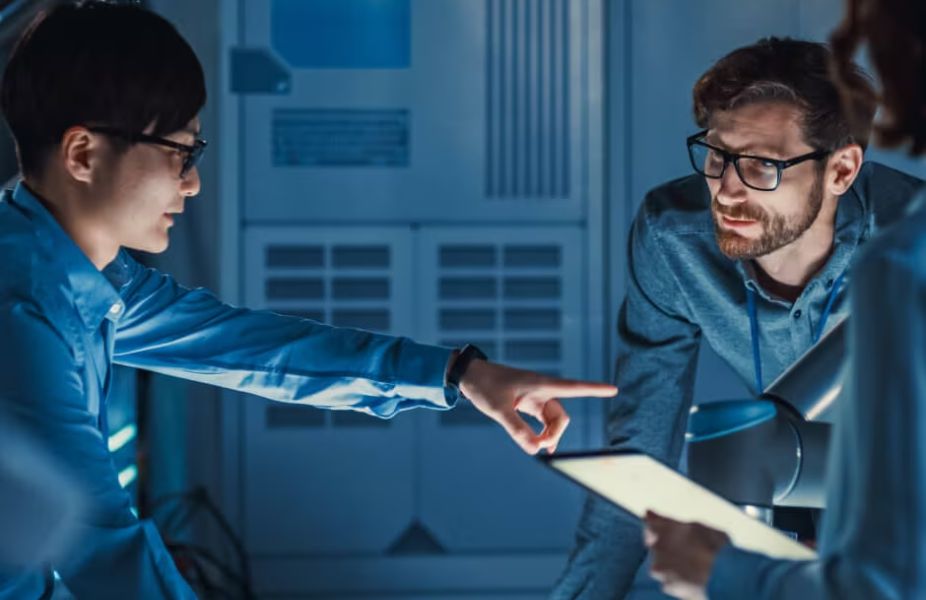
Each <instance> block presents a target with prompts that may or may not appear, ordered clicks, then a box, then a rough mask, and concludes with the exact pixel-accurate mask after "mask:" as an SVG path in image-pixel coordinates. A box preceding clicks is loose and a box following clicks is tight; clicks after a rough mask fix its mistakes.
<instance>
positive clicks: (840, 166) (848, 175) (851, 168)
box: [824, 144, 864, 196]
mask: <svg viewBox="0 0 926 600" xmlns="http://www.w3.org/2000/svg"><path fill="white" fill-rule="evenodd" d="M863 161H864V155H863V152H862V147H861V146H859V145H858V144H849V145H847V146H843V147H842V148H839V149H837V150H836V151H834V152H833V153H832V154H831V155H830V158H829V160H827V164H826V176H825V178H824V181H825V183H826V188H827V191H829V192H830V193H831V194H833V195H834V196H842V195H843V194H845V193H846V192H847V191H849V188H850V187H851V186H852V183H853V182H854V181H855V178H856V177H857V176H858V172H859V169H861V168H862V162H863Z"/></svg>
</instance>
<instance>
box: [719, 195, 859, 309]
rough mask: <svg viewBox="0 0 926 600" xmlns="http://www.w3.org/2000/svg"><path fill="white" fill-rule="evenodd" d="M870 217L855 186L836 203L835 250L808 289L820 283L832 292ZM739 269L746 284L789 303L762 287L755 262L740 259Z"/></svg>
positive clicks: (759, 291)
mask: <svg viewBox="0 0 926 600" xmlns="http://www.w3.org/2000/svg"><path fill="white" fill-rule="evenodd" d="M869 217H870V215H869V214H868V211H866V210H865V207H864V205H863V204H862V200H861V198H859V196H858V193H857V192H856V191H855V188H854V187H853V188H851V189H850V190H849V192H848V193H846V194H844V195H843V196H842V197H841V198H840V199H839V204H838V205H837V206H836V223H835V231H834V233H833V253H832V254H831V255H830V257H829V260H827V261H826V264H825V265H824V266H823V269H821V270H820V272H819V273H818V274H817V275H816V276H814V278H813V279H811V280H810V282H809V283H808V284H807V287H806V288H805V291H806V290H808V289H810V288H811V287H813V286H814V285H815V284H817V283H819V284H820V285H821V288H823V290H824V291H828V290H829V289H830V288H831V287H832V286H833V284H834V282H835V281H836V280H837V279H838V278H839V276H840V275H842V274H843V273H845V272H846V271H847V270H848V269H849V266H850V265H851V264H852V256H853V255H854V254H855V251H856V249H857V248H858V246H859V243H860V242H861V241H862V238H863V237H864V235H865V232H866V231H867V225H868V221H869V220H870V219H869ZM736 269H737V270H738V271H739V273H740V275H741V276H742V278H743V283H744V284H745V285H746V287H748V288H751V289H753V290H754V291H756V292H757V293H758V294H759V295H761V296H762V297H763V298H765V299H766V300H770V301H772V302H781V303H784V304H788V303H787V302H784V301H783V300H781V299H779V298H773V297H771V296H770V295H769V294H768V293H767V292H766V291H765V290H764V289H762V286H760V285H759V282H758V281H757V280H756V275H755V268H754V267H753V265H752V261H743V260H738V261H736ZM802 295H803V294H802Z"/></svg>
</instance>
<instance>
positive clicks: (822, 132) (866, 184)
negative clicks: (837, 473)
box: [553, 38, 920, 600]
mask: <svg viewBox="0 0 926 600" xmlns="http://www.w3.org/2000/svg"><path fill="white" fill-rule="evenodd" d="M829 58H830V52H829V50H828V49H827V48H826V47H825V46H824V45H822V44H816V43H811V42H802V41H796V40H782V39H775V38H771V39H764V40H760V41H759V42H758V43H756V44H753V45H751V46H747V47H744V48H740V49H738V50H735V51H733V52H732V53H730V54H729V55H727V56H726V57H724V58H722V59H721V60H720V61H718V62H717V63H716V64H715V65H714V66H713V67H711V69H709V70H708V71H707V72H706V73H705V74H704V75H702V76H701V78H700V79H699V80H698V82H697V83H696V85H695V88H694V112H695V120H696V121H697V124H698V126H699V128H700V129H702V131H701V132H698V133H695V134H694V135H692V136H691V137H690V138H689V139H688V148H689V154H690V158H691V163H692V166H693V168H694V170H695V171H696V174H694V175H691V176H688V177H684V178H681V179H677V180H675V181H671V182H669V183H667V184H665V185H663V186H660V187H658V188H656V189H655V190H653V191H652V192H650V193H649V194H648V195H647V197H646V199H645V200H644V202H643V205H642V206H641V208H640V211H639V213H638V215H637V217H636V219H635V221H634V223H633V228H632V231H631V236H630V243H629V248H628V263H629V265H628V277H627V297H626V299H625V300H624V303H623V305H622V306H621V309H620V314H619V318H618V337H619V340H620V348H619V354H618V359H617V369H616V377H617V381H618V382H620V385H621V390H622V392H621V397H620V398H619V399H617V400H615V401H613V402H612V406H611V410H610V416H609V421H608V437H609V442H610V444H611V445H612V447H615V448H624V449H633V450H638V451H643V452H646V453H648V454H651V455H653V456H655V457H656V458H658V459H660V460H662V461H664V462H665V463H667V464H669V465H672V466H678V465H679V461H680V456H681V452H682V446H683V440H684V433H685V430H686V425H687V420H688V412H689V407H690V405H691V400H692V387H693V381H694V376H695V369H696V365H697V357H698V348H699V346H700V344H701V341H702V339H705V340H706V341H707V343H708V344H710V346H711V348H713V350H714V351H715V352H716V353H717V354H718V355H719V356H720V357H721V358H723V359H724V360H725V361H726V362H727V363H728V364H729V365H730V366H731V367H732V368H733V370H734V371H735V372H736V373H737V374H738V375H739V376H740V377H741V378H742V380H743V381H744V382H745V383H746V385H747V386H748V388H749V389H750V390H751V391H752V392H753V393H757V392H759V391H761V390H762V389H763V388H764V387H765V386H767V385H768V384H769V383H771V382H772V380H773V379H774V378H775V377H776V376H777V375H778V374H780V373H781V372H782V371H783V370H784V369H785V368H786V367H787V366H789V365H790V364H792V363H793V362H794V361H795V360H796V359H797V358H798V357H800V356H801V355H802V354H803V353H804V352H805V351H806V350H807V349H808V348H810V346H811V345H812V344H813V343H814V341H815V340H816V339H817V338H819V337H820V335H821V334H822V333H824V332H825V331H826V330H827V329H828V328H829V327H831V326H832V325H833V324H835V323H837V322H838V321H839V320H840V318H841V317H843V316H845V315H846V314H847V312H848V303H847V301H846V293H845V290H844V286H845V285H846V283H847V275H846V273H847V272H848V268H849V265H850V264H851V263H852V262H853V260H854V259H855V256H856V254H857V251H858V249H859V247H860V246H861V245H862V244H864V243H865V242H866V241H867V240H868V239H869V238H871V236H872V235H874V234H875V232H876V231H877V230H878V229H880V228H881V227H883V226H884V225H886V224H888V223H890V222H892V221H894V220H896V219H897V218H898V217H899V216H900V215H902V214H903V211H904V209H905V207H906V205H907V203H908V200H909V198H910V197H911V195H912V193H913V190H914V189H916V188H917V186H918V185H919V184H920V181H919V180H917V179H915V178H913V177H909V176H907V175H904V174H902V173H899V172H897V171H894V170H892V169H889V168H886V167H883V166H881V165H877V164H873V163H864V164H863V148H864V147H865V145H866V143H867V141H868V136H869V130H870V124H871V120H872V118H873V115H874V108H875V101H874V92H873V90H872V88H871V85H870V83H868V81H867V79H866V78H865V77H864V75H862V74H861V73H860V71H859V70H858V68H857V67H854V66H853V67H852V68H850V69H849V70H848V71H847V75H846V77H847V78H849V79H851V80H852V81H853V83H854V84H855V85H856V88H857V89H858V94H857V95H856V96H855V100H854V102H853V103H851V104H850V105H849V106H848V107H847V108H846V109H843V107H842V105H841V103H840V98H839V93H838V89H837V88H836V86H835V85H834V84H833V82H832V81H831V79H830V76H829V73H828V63H829ZM576 538H577V541H576V547H575V549H574V550H573V552H572V554H571V556H570V559H569V564H568V565H567V569H566V572H565V573H564V574H563V576H562V577H561V579H560V581H559V582H558V584H557V587H556V589H555V590H554V594H553V596H554V597H555V598H569V599H572V598H581V599H583V600H598V599H606V600H613V599H614V598H622V597H624V596H625V595H626V594H627V593H628V591H629V590H630V588H631V584H632V582H633V579H634V576H635V574H636V572H637V571H638V568H639V567H640V565H641V562H642V561H643V559H644V556H645V550H644V547H643V543H642V540H641V539H640V524H639V522H638V521H637V520H636V519H634V518H632V517H629V516H627V515H625V514H623V513H621V512H620V511H619V510H617V509H616V508H614V507H612V506H610V505H608V504H607V503H606V502H604V501H602V500H599V499H596V498H594V497H591V498H590V499H589V500H588V502H587V504H586V507H585V511H584V513H583V515H582V518H581V521H580V523H579V528H578V532H577V536H576ZM650 587H651V588H653V590H652V591H653V592H654V593H657V594H658V591H657V590H656V589H655V588H656V585H655V584H652V585H651V586H650Z"/></svg>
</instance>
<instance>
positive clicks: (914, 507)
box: [708, 195, 926, 600]
mask: <svg viewBox="0 0 926 600" xmlns="http://www.w3.org/2000/svg"><path fill="white" fill-rule="evenodd" d="M851 301H852V313H853V316H852V321H850V336H851V337H850V340H851V341H850V348H851V353H852V354H851V356H852V359H851V363H850V367H851V370H850V373H849V378H848V385H847V387H846V394H845V395H844V401H843V402H842V403H841V405H840V406H839V408H838V411H839V412H838V413H837V414H838V417H837V424H836V429H835V435H834V437H833V440H832V442H831V443H832V446H831V449H830V462H829V480H828V482H827V485H828V487H827V492H828V495H827V504H826V506H827V510H826V513H825V516H824V518H823V531H822V535H821V540H820V544H821V545H820V558H819V560H816V561H810V562H800V561H781V560H774V559H771V558H769V557H767V556H762V555H759V554H754V553H751V552H745V551H742V550H739V549H737V548H734V547H733V546H726V547H725V548H724V549H723V550H721V552H720V554H718V556H717V560H716V562H715V563H714V569H713V572H712V574H711V579H710V581H709V584H708V595H709V597H710V598H711V599H712V600H723V599H726V598H730V599H739V598H750V599H752V600H764V599H770V600H771V599H778V598H807V599H813V598H827V599H834V600H835V599H840V600H856V599H858V600H863V599H864V600H888V599H891V600H904V599H907V598H926V518H924V517H926V463H924V461H926V196H922V195H921V196H920V199H919V202H918V204H917V205H915V210H914V211H913V212H912V213H911V214H910V215H908V216H907V217H906V218H905V219H904V220H903V221H901V222H900V223H898V224H896V225H895V226H893V227H891V228H890V229H888V230H886V231H884V232H883V233H882V234H881V236H880V237H878V238H877V239H875V240H873V241H872V242H870V243H869V244H868V246H867V247H866V249H865V251H864V252H863V255H862V256H861V257H860V258H859V260H858V262H857V263H856V266H855V268H854V269H853V282H852V288H851Z"/></svg>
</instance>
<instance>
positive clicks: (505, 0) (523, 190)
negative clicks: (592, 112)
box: [485, 0, 570, 199]
mask: <svg viewBox="0 0 926 600" xmlns="http://www.w3.org/2000/svg"><path fill="white" fill-rule="evenodd" d="M485 2H486V30H487V31H486V34H487V40H488V46H487V53H486V196H487V197H489V198H553V199H565V198H568V196H569V191H570V181H569V171H570V169H569V165H570V139H569V130H570V127H569V115H570V108H569V2H568V1H567V0H485Z"/></svg>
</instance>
